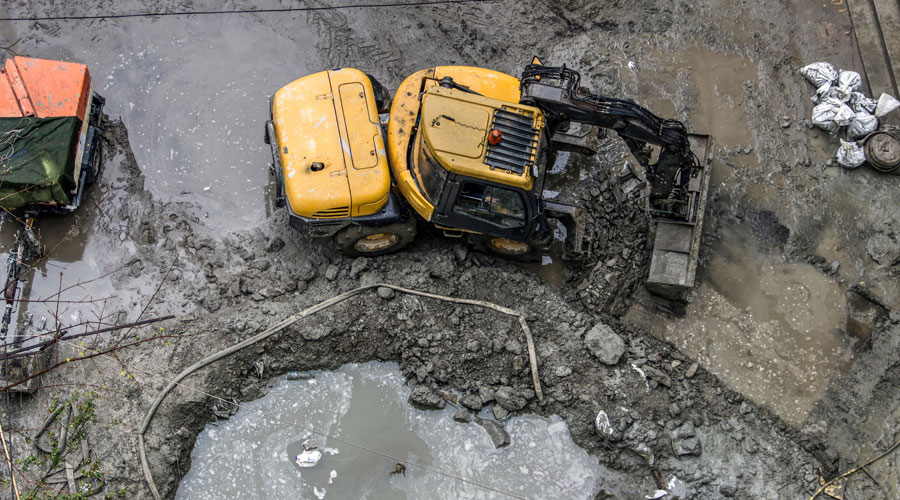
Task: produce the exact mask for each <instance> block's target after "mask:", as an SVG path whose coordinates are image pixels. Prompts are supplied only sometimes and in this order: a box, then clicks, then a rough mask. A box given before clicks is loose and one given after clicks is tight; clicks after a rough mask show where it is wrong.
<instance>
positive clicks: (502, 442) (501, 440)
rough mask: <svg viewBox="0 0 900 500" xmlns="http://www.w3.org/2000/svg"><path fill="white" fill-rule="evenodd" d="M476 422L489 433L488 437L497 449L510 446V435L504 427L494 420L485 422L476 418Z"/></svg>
mask: <svg viewBox="0 0 900 500" xmlns="http://www.w3.org/2000/svg"><path fill="white" fill-rule="evenodd" d="M475 422H476V423H477V424H478V425H480V426H482V427H484V430H486V431H487V433H488V436H490V438H491V442H493V443H494V447H495V448H503V447H504V446H509V434H508V433H507V432H506V430H505V429H504V428H503V426H502V425H500V424H498V423H497V422H494V421H493V420H485V419H483V418H478V417H475Z"/></svg>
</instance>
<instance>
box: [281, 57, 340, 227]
mask: <svg viewBox="0 0 900 500" xmlns="http://www.w3.org/2000/svg"><path fill="white" fill-rule="evenodd" d="M272 118H273V121H274V124H275V137H276V139H277V141H278V148H279V149H278V154H279V156H280V157H281V158H280V159H281V165H282V168H283V177H284V188H285V189H284V190H285V195H286V197H287V200H288V203H289V204H290V207H291V210H292V211H293V212H294V213H296V214H298V215H302V216H304V217H313V216H315V214H316V213H317V212H320V211H324V210H332V209H338V208H342V207H344V208H346V213H347V214H349V210H350V204H351V197H350V185H349V183H348V182H347V172H346V168H345V166H344V155H343V152H342V150H341V141H340V134H339V132H338V122H337V117H336V115H335V108H334V97H333V95H332V93H331V84H330V82H329V80H328V73H327V72H321V73H316V74H314V75H309V76H307V77H304V78H301V79H299V80H296V81H294V82H292V83H290V84H288V85H286V86H284V87H283V88H282V89H281V90H279V91H278V92H276V93H275V98H274V100H273V103H272ZM315 162H319V163H322V164H324V168H323V169H322V170H321V171H319V172H313V171H312V170H311V166H312V164H313V163H315Z"/></svg>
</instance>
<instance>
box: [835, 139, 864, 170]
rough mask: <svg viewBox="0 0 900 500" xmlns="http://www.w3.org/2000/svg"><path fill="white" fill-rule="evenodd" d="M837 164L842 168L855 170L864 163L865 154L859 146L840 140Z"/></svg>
mask: <svg viewBox="0 0 900 500" xmlns="http://www.w3.org/2000/svg"><path fill="white" fill-rule="evenodd" d="M837 162H838V163H839V164H840V165H842V166H843V167H844V168H856V167H858V166H860V165H862V164H863V163H865V162H866V153H865V151H863V148H862V146H860V145H859V144H857V143H855V142H848V141H845V140H843V139H841V147H840V149H838V152H837Z"/></svg>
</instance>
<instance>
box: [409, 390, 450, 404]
mask: <svg viewBox="0 0 900 500" xmlns="http://www.w3.org/2000/svg"><path fill="white" fill-rule="evenodd" d="M409 402H410V404H412V405H413V406H415V407H416V408H419V409H420V410H441V409H443V408H444V406H446V405H447V402H446V401H444V398H442V397H441V396H440V394H438V393H436V392H434V391H433V390H431V389H430V388H428V387H425V386H424V385H422V384H419V385H417V386H415V387H414V388H413V390H412V393H411V394H410V395H409Z"/></svg>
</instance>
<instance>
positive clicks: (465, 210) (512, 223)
mask: <svg viewBox="0 0 900 500" xmlns="http://www.w3.org/2000/svg"><path fill="white" fill-rule="evenodd" d="M453 211H454V212H455V213H457V214H460V215H466V216H469V217H472V218H473V219H478V220H480V221H483V222H487V223H489V224H493V225H495V226H497V227H502V228H504V229H514V228H517V227H522V226H524V225H525V203H524V201H523V200H522V195H521V194H519V193H517V192H515V191H513V190H511V189H505V188H501V187H497V186H487V185H485V184H479V183H477V182H471V181H466V182H463V185H462V188H461V189H460V190H459V197H458V198H457V199H456V204H455V205H454V206H453Z"/></svg>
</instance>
